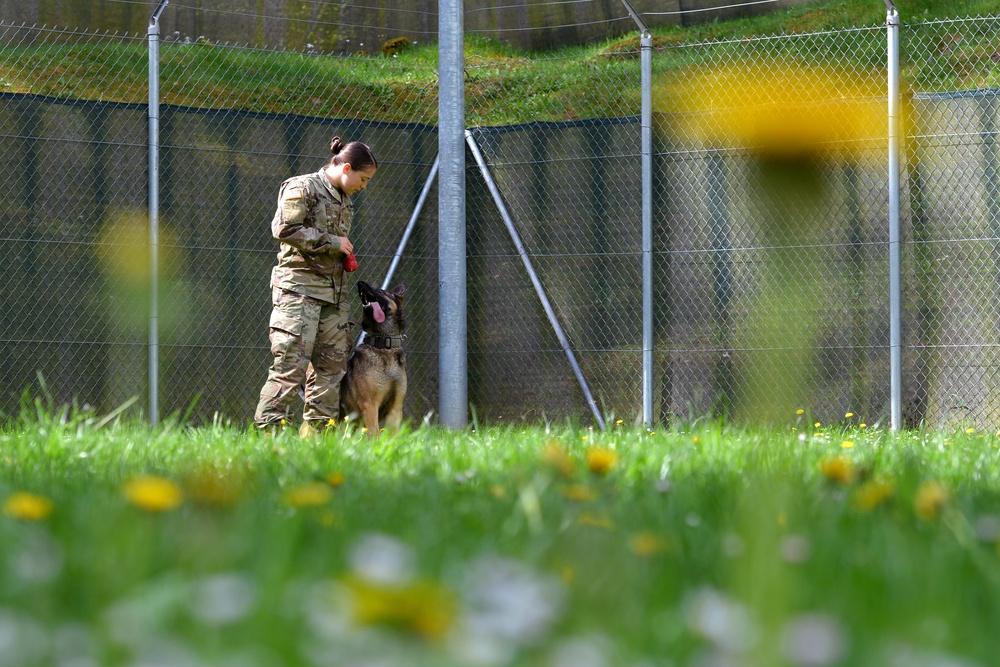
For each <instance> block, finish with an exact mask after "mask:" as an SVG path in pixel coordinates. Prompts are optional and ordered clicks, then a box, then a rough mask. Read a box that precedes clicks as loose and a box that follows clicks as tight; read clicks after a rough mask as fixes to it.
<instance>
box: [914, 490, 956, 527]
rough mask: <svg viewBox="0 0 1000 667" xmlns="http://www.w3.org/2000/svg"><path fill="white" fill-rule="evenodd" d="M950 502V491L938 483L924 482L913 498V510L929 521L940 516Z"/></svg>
mask: <svg viewBox="0 0 1000 667" xmlns="http://www.w3.org/2000/svg"><path fill="white" fill-rule="evenodd" d="M946 502H948V490H947V489H945V488H944V487H943V486H942V485H941V484H940V483H938V482H924V483H923V484H921V485H920V487H919V488H918V489H917V494H916V496H914V498H913V509H914V511H915V512H916V513H917V516H918V517H920V518H921V519H923V520H924V521H929V520H930V519H933V518H934V517H936V516H937V515H938V513H939V512H940V511H941V508H942V507H944V504H945V503H946Z"/></svg>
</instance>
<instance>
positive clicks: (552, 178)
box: [0, 17, 1000, 428]
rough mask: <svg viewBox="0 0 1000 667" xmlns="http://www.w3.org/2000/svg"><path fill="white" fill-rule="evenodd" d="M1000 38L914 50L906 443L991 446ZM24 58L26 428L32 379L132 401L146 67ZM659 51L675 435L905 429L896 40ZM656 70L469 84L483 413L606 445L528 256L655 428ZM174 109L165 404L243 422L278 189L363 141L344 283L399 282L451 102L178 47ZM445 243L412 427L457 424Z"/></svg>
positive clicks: (15, 356) (10, 343) (354, 76)
mask: <svg viewBox="0 0 1000 667" xmlns="http://www.w3.org/2000/svg"><path fill="white" fill-rule="evenodd" d="M903 18H904V20H905V18H906V17H903ZM998 29H1000V22H998V21H997V20H996V19H991V18H986V19H975V20H963V21H941V22H934V23H926V24H918V25H906V24H905V23H904V25H903V27H902V30H901V45H902V52H903V81H904V85H905V88H906V96H905V97H906V102H907V103H906V105H905V108H906V109H907V114H906V115H905V118H904V130H905V132H906V135H907V137H906V138H907V141H906V143H905V146H906V150H905V160H904V164H903V166H904V172H903V197H902V200H903V210H902V223H903V224H902V229H903V281H902V285H903V325H904V326H903V399H904V402H903V414H904V419H905V422H906V423H907V424H911V425H912V424H916V423H919V422H920V421H921V420H925V421H926V422H928V423H930V424H935V425H946V424H949V425H950V424H954V423H963V424H966V423H967V424H969V425H971V426H976V427H981V428H985V427H991V428H992V427H994V426H998V425H1000V412H998V408H1000V405H997V403H998V399H997V398H996V395H997V392H996V387H995V386H994V385H995V384H996V381H995V380H994V379H993V378H994V377H995V376H996V372H995V371H996V365H997V363H998V362H997V359H996V354H995V350H996V349H997V342H998V335H997V328H998V327H1000V312H998V307H1000V304H998V303H997V299H998V297H997V293H998V288H1000V284H998V283H1000V247H998V244H1000V229H998V226H1000V192H998V189H1000V176H998V173H997V160H998V155H997V146H996V135H997V123H998V120H997V111H998V109H997V102H996V96H995V92H996V91H995V89H994V87H995V86H996V82H994V81H993V78H995V77H997V76H1000V67H998V66H997V61H998V60H1000V51H998V49H1000V39H998V38H997V37H998V34H997V33H998ZM0 44H2V45H3V46H2V48H0V142H2V144H3V148H4V149H5V155H7V156H8V158H7V159H8V165H9V166H8V169H7V170H6V171H5V175H4V176H3V177H0V192H2V196H0V230H2V231H0V239H2V240H0V262H2V266H3V269H2V271H3V278H4V279H3V283H2V284H3V287H2V289H3V294H4V307H3V311H2V315H0V317H2V320H3V329H2V334H0V368H2V372H3V377H4V378H5V389H4V393H3V395H2V400H0V410H2V411H3V412H5V413H7V414H11V413H14V412H16V411H17V409H18V400H19V397H20V396H21V393H22V391H25V390H27V391H29V392H32V393H37V391H38V389H37V382H38V380H37V377H38V376H41V377H43V378H44V380H45V383H46V385H47V391H49V392H50V393H51V394H52V396H53V397H54V398H56V399H57V400H60V401H72V400H76V401H78V402H80V403H89V404H92V405H95V406H96V407H97V408H99V409H100V410H104V411H106V410H109V409H113V408H114V407H116V406H118V405H121V404H123V403H125V402H126V401H128V400H129V399H130V398H131V397H136V396H138V397H139V398H140V400H139V402H138V405H139V406H142V405H144V400H145V398H146V396H147V391H148V388H147V373H148V368H147V349H146V346H147V325H148V321H147V320H148V316H149V315H148V313H149V310H148V307H149V284H150V276H149V263H148V259H147V258H148V250H147V247H146V245H147V239H148V232H147V225H148V218H147V213H146V206H147V187H148V181H147V172H146V166H147V156H148V153H147V111H148V109H147V94H148V82H147V71H148V70H147V62H146V47H145V40H144V39H143V38H141V37H134V36H120V35H97V34H90V33H86V32H80V31H75V32H69V31H60V30H54V29H47V28H38V27H28V26H15V25H3V24H0ZM654 44H655V47H656V48H655V55H654V58H653V70H654V77H653V86H654V88H653V98H654V112H655V113H654V121H655V132H654V148H655V151H654V156H653V158H654V159H653V166H654V177H653V199H654V209H653V210H654V219H653V222H654V253H655V254H654V293H655V298H654V303H655V319H654V321H655V326H656V339H655V355H656V356H655V359H656V363H655V393H656V396H655V404H656V418H657V419H658V420H661V421H667V420H670V419H674V418H676V417H678V416H681V417H688V416H700V415H705V414H725V415H728V416H730V417H732V418H734V419H738V420H741V421H748V420H749V421H753V420H756V419H768V420H774V419H777V420H782V419H784V420H788V419H794V413H795V410H796V409H798V408H802V409H805V410H808V411H809V413H810V414H811V415H812V416H813V417H814V418H816V419H819V420H821V421H823V422H828V421H836V420H840V419H843V418H844V415H845V414H846V413H849V412H850V413H853V414H854V415H856V417H854V418H853V419H860V420H864V421H867V422H869V423H873V422H875V421H876V420H878V419H880V418H883V417H884V416H885V415H886V414H887V413H888V401H889V315H888V310H889V288H888V273H889V269H888V247H889V241H888V225H887V219H888V214H887V209H888V199H889V198H888V191H887V166H886V124H887V121H886V114H885V106H886V93H885V90H886V85H885V81H886V69H885V68H886V39H885V28H884V27H882V26H876V27H872V28H866V29H855V30H843V31H836V32H824V33H816V34H804V35H789V36H781V37H772V38H765V39H749V40H736V41H730V42H713V43H708V44H699V45H677V46H671V45H667V44H661V43H659V42H654ZM638 56H639V50H638V39H635V40H634V43H630V42H627V41H626V42H623V43H622V44H619V45H617V46H614V47H609V48H608V49H606V50H605V51H603V52H602V53H601V54H599V55H597V56H594V57H589V58H584V59H580V58H553V57H550V56H544V57H532V58H528V57H524V56H517V57H510V58H507V59H478V58H470V59H469V60H468V62H467V67H466V104H467V107H466V108H467V111H466V120H467V124H468V125H469V126H470V127H471V128H473V132H472V135H473V137H474V139H475V141H476V143H477V144H478V146H479V148H480V149H481V151H482V154H483V156H484V157H485V160H486V163H487V165H488V168H489V170H490V172H491V174H492V176H493V177H494V178H495V181H496V184H497V186H498V188H499V191H500V193H501V195H502V198H503V204H504V205H505V207H506V211H507V213H508V214H509V217H510V219H511V220H512V222H513V223H514V226H515V227H516V231H517V234H518V235H519V238H520V240H521V241H522V242H523V247H524V248H525V256H522V255H521V254H520V253H519V252H518V251H517V248H516V245H515V243H514V240H513V239H512V236H511V234H510V233H509V231H508V229H507V227H506V226H505V224H504V220H503V219H502V216H501V213H500V210H499V208H498V206H497V202H496V201H495V200H494V198H493V197H492V196H491V193H490V192H489V191H488V189H487V187H486V186H485V184H484V182H483V178H482V176H481V174H480V172H479V169H478V168H477V165H476V164H475V163H474V161H473V160H472V159H471V158H470V159H469V160H468V169H469V171H468V180H467V193H468V201H467V225H468V280H469V285H468V323H469V324H468V331H469V397H470V401H471V402H472V403H473V405H474V406H475V408H476V410H477V413H478V415H479V416H480V417H482V418H488V419H491V420H517V419H530V420H536V419H562V418H567V417H568V418H573V419H582V420H588V419H589V418H590V410H589V408H588V406H587V403H586V401H585V397H584V391H583V387H582V386H581V383H580V382H578V381H577V378H576V377H574V374H573V372H572V370H571V368H570V364H569V363H568V360H567V356H566V353H565V350H564V349H563V348H562V346H561V345H560V343H559V341H558V340H557V336H556V335H555V332H554V329H553V327H552V325H551V323H550V321H549V319H548V318H547V316H546V313H545V312H544V309H543V307H542V305H541V302H540V300H539V298H538V295H537V293H536V291H535V287H534V285H533V283H532V280H531V279H530V277H529V274H528V272H527V270H526V264H525V258H527V260H528V262H529V263H530V264H531V266H532V267H533V269H534V270H535V271H536V272H537V277H538V281H539V283H540V284H541V286H542V288H543V289H544V290H545V294H546V295H547V298H548V299H549V301H550V302H551V304H552V308H553V312H554V314H555V316H556V318H557V320H558V323H559V324H560V325H561V327H562V329H563V330H564V331H565V335H566V338H567V339H568V341H569V345H570V347H571V348H572V351H573V352H574V353H575V355H576V359H577V361H578V362H579V367H580V370H581V372H582V375H583V377H584V378H585V383H586V385H587V386H588V387H589V390H590V391H592V393H593V396H594V398H595V400H596V402H597V405H598V407H599V408H600V410H601V411H602V412H603V413H604V414H605V415H606V416H607V417H609V418H619V419H624V420H626V421H629V422H632V421H634V420H636V419H639V418H641V412H642V384H641V374H642V356H643V351H642V298H641V297H642V270H641V258H642V239H641V217H640V212H641V199H642V192H641V180H642V179H641V160H640V151H641V146H640V118H639V114H640V96H639V91H640V85H641V84H640V67H639V57H638ZM553 70H556V71H560V72H561V73H562V74H561V75H560V77H559V78H557V79H555V80H554V81H555V83H548V84H546V85H549V86H550V87H551V88H549V89H544V90H543V89H540V88H539V86H541V85H542V83H541V82H543V81H549V82H551V81H553V79H546V78H545V77H546V76H547V75H546V74H545V72H551V71H553ZM80 72H85V73H86V75H85V76H80ZM160 90H161V92H160V98H161V100H162V106H161V112H160V163H159V164H160V167H159V170H160V172H159V173H160V176H159V179H160V208H159V217H160V273H159V276H160V293H159V301H160V304H159V305H160V313H159V330H160V340H159V343H160V378H159V387H160V405H161V410H162V412H163V414H169V413H172V412H181V413H184V412H190V413H191V414H192V418H194V419H196V420H203V419H209V418H211V417H212V415H214V414H215V413H219V414H221V415H223V416H225V417H228V418H232V419H235V420H237V421H243V420H246V419H248V418H249V417H250V415H251V412H252V410H253V406H254V404H255V401H256V397H257V394H258V392H259V389H260V385H261V383H262V382H263V380H264V377H265V375H266V368H267V365H268V363H269V358H270V357H269V353H268V344H267V330H266V322H267V312H268V308H269V290H268V285H267V282H268V277H269V272H270V268H271V266H272V265H273V262H274V253H275V251H276V245H275V243H274V242H273V240H272V239H271V238H270V234H269V229H268V222H269V221H270V218H271V215H272V214H273V209H274V205H275V197H276V193H277V186H278V184H279V183H280V182H281V181H282V180H283V179H285V178H287V177H289V176H291V175H294V174H298V173H304V172H307V171H311V170H314V169H318V168H319V167H320V166H321V165H322V164H323V163H324V162H325V160H326V158H327V152H326V147H327V146H328V143H329V139H330V137H331V136H333V135H335V134H338V135H340V136H342V137H344V138H345V139H347V140H361V141H365V142H367V143H369V144H370V145H372V146H373V148H374V149H375V152H376V155H377V156H378V158H379V162H380V169H379V174H378V177H377V179H376V181H375V182H373V186H372V187H371V188H370V189H369V190H367V191H366V192H365V193H363V194H361V195H359V196H358V197H357V199H356V205H357V214H356V217H355V227H354V230H353V231H352V237H353V238H352V240H353V241H354V243H355V246H356V248H357V252H358V256H359V259H360V261H361V268H360V269H359V271H358V272H357V273H356V274H354V276H352V280H354V279H363V280H367V281H369V282H371V283H374V284H378V283H380V282H381V281H382V279H383V277H384V276H385V274H386V271H387V269H388V267H389V264H390V261H391V260H392V257H393V253H394V252H395V251H396V249H397V244H398V243H399V241H400V238H401V236H402V234H403V230H404V227H405V226H406V224H407V222H408V220H409V218H410V216H411V214H412V213H413V210H414V206H415V204H416V202H417V199H418V197H419V195H420V193H421V191H422V189H423V188H424V187H425V185H426V184H427V180H428V177H429V174H430V171H431V165H432V163H433V162H434V158H435V155H436V151H437V135H436V128H435V125H436V112H437V110H436V98H437V79H436V74H435V72H434V71H433V65H432V64H429V63H418V62H416V61H412V60H398V61H397V60H395V59H392V58H381V57H380V58H369V57H346V58H345V57H329V56H325V55H322V54H316V53H287V52H276V51H265V50H260V49H248V48H241V47H234V46H227V45H220V44H215V43H212V42H210V41H208V40H193V41H192V40H190V39H186V38H184V37H182V36H175V37H171V38H167V39H164V41H162V42H161V44H160ZM542 98H544V99H545V100H546V101H545V102H544V103H542V102H539V100H540V99H542ZM552 100H558V103H557V104H554V103H552ZM512 107H513V108H512ZM435 198H436V190H434V189H432V190H431V195H430V201H434V199H435ZM436 215H437V213H436V207H435V206H433V205H428V206H425V207H424V209H423V210H422V211H421V213H420V215H419V216H418V217H417V219H416V224H415V225H414V227H413V234H412V236H411V238H410V240H409V243H408V244H407V245H406V247H405V249H403V252H402V256H401V259H400V262H399V268H398V270H397V271H396V274H395V277H394V280H393V283H405V284H406V285H407V287H408V290H407V309H408V334H409V338H408V340H407V343H406V349H407V356H408V360H409V371H410V393H409V397H408V400H407V405H406V409H405V411H406V414H407V416H408V417H409V418H411V419H413V420H419V419H420V418H421V417H423V415H425V414H426V413H428V412H430V411H432V410H434V409H436V406H437V401H438V388H437V333H438V326H439V322H438V316H437V312H438V310H437V304H438V291H437V286H438V278H437V235H436V227H437V225H436V222H437V221H436ZM442 326H448V323H443V324H442Z"/></svg>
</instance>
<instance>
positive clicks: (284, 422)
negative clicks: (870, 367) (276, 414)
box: [281, 417, 288, 426]
mask: <svg viewBox="0 0 1000 667" xmlns="http://www.w3.org/2000/svg"><path fill="white" fill-rule="evenodd" d="M281 425H282V426H288V420H287V419H285V418H284V417H282V418H281Z"/></svg>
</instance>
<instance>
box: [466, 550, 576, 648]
mask: <svg viewBox="0 0 1000 667" xmlns="http://www.w3.org/2000/svg"><path fill="white" fill-rule="evenodd" d="M460 590H461V594H462V609H461V611H460V614H459V620H458V624H457V630H456V632H455V634H454V635H453V637H452V640H451V642H450V647H451V649H452V652H453V653H454V654H456V656H457V657H459V658H460V659H462V660H463V661H465V662H467V663H468V664H472V665H484V666H486V665H501V664H504V663H506V662H509V661H510V660H511V659H512V658H513V656H514V654H515V653H516V651H517V650H518V649H519V648H520V647H521V646H524V645H528V644H533V643H535V642H537V641H539V640H541V639H542V638H544V637H545V636H546V635H547V634H548V632H549V630H550V628H551V626H552V624H553V623H555V621H556V619H557V618H558V616H559V614H560V612H561V610H562V606H563V599H564V597H565V591H564V589H563V586H562V584H561V583H559V581H558V580H556V579H554V578H552V577H547V576H543V575H540V574H538V573H536V572H534V571H532V570H531V569H530V568H528V567H527V566H526V565H524V564H522V563H520V562H517V561H514V560H510V559H506V558H500V557H497V556H482V557H480V558H477V559H475V560H474V561H472V562H471V563H470V564H469V566H468V569H467V571H466V572H465V577H464V585H462V586H461V589H460Z"/></svg>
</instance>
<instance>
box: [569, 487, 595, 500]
mask: <svg viewBox="0 0 1000 667" xmlns="http://www.w3.org/2000/svg"><path fill="white" fill-rule="evenodd" d="M562 493H563V497H565V498H566V499H567V500H575V501H576V502H580V503H585V502H588V501H591V500H593V499H594V498H595V497H596V494H595V493H594V491H593V490H592V489H591V488H590V487H588V486H584V485H583V484H571V485H570V486H567V487H566V488H565V489H563V492H562Z"/></svg>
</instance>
